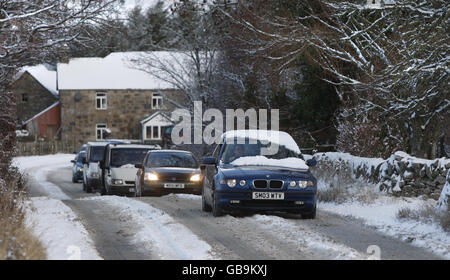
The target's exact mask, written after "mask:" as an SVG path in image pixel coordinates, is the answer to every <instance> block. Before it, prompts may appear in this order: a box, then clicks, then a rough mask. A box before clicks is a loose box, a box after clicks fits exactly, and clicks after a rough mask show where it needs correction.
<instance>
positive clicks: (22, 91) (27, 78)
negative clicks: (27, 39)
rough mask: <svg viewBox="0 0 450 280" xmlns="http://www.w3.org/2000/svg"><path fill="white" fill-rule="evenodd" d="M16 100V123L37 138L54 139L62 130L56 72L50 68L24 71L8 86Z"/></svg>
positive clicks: (34, 67) (39, 66)
mask: <svg viewBox="0 0 450 280" xmlns="http://www.w3.org/2000/svg"><path fill="white" fill-rule="evenodd" d="M9 90H11V91H12V92H13V93H14V95H15V97H16V105H17V123H18V125H19V126H21V128H22V129H27V130H28V131H29V132H30V135H33V136H36V137H37V138H47V139H51V138H54V137H55V136H57V134H58V131H59V129H60V113H59V109H60V104H59V96H58V91H57V88H56V70H55V69H52V68H51V67H50V66H49V65H43V64H41V65H37V66H30V67H25V68H23V69H22V70H21V71H20V72H19V73H18V74H17V75H16V76H15V79H14V81H13V82H12V83H11V84H10V85H9Z"/></svg>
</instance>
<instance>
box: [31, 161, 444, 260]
mask: <svg viewBox="0 0 450 280" xmlns="http://www.w3.org/2000/svg"><path fill="white" fill-rule="evenodd" d="M26 171H27V172H28V173H29V174H30V176H29V177H30V180H29V187H30V189H31V193H32V196H34V197H43V196H44V197H48V198H49V199H51V200H52V201H53V200H60V201H62V203H63V204H64V205H66V206H68V208H70V209H71V210H72V212H73V213H72V214H70V215H75V216H76V217H77V218H74V219H72V220H73V221H74V222H75V223H78V224H80V225H82V227H84V229H85V232H84V231H83V232H82V234H81V235H83V234H84V235H85V236H84V239H85V240H87V241H86V242H87V243H90V244H91V245H90V247H92V248H90V250H91V251H94V252H96V253H97V256H96V255H95V253H89V254H85V253H84V252H83V250H85V249H83V248H82V250H81V258H83V259H84V258H98V257H99V258H103V259H367V258H370V257H371V256H370V255H369V254H368V253H367V250H368V248H369V246H371V245H376V246H378V247H379V248H380V253H381V258H382V259H436V258H438V257H437V256H436V255H433V254H432V253H430V252H428V251H426V250H424V249H421V248H418V247H414V246H412V245H411V244H408V243H406V242H403V241H400V240H398V239H395V238H393V237H388V236H385V235H383V234H381V233H379V232H378V231H376V230H375V229H373V228H370V227H368V226H366V225H364V224H363V223H362V222H361V221H359V220H355V219H352V218H347V217H342V216H339V215H336V214H332V213H329V212H325V211H321V210H319V211H318V217H317V218H316V219H315V220H301V219H299V217H298V216H296V215H282V214H279V215H251V216H231V215H227V216H224V217H220V218H213V217H212V215H211V214H209V213H204V212H202V211H201V210H200V209H201V198H200V196H194V195H168V196H163V197H142V198H125V197H116V196H103V197H102V196H99V195H98V194H87V193H85V192H83V191H82V186H81V184H73V183H72V182H71V169H70V165H69V164H62V163H61V164H60V163H57V162H56V163H54V164H49V165H48V166H46V165H39V166H32V167H29V168H26ZM48 171H51V172H48ZM32 175H33V176H32ZM40 199H41V200H42V198H40ZM41 202H42V201H41ZM38 210H39V209H38ZM65 211H70V210H69V209H67V210H65ZM56 212H58V213H59V212H60V211H59V210H58V211H56ZM63 213H66V212H63ZM53 214H55V213H53ZM35 215H39V213H35ZM64 215H69V214H64ZM78 224H77V227H79V225H78ZM53 226H54V227H55V228H57V227H58V224H54V225H53ZM50 238H51V237H50ZM58 238H62V237H61V236H59V237H58ZM66 238H67V239H68V241H64V242H62V243H63V244H70V240H71V238H72V237H71V236H70V234H68V236H66ZM62 239H64V238H62ZM80 240H83V239H80ZM57 241H58V240H55V242H57ZM78 242H81V241H78ZM44 243H45V242H44ZM88 247H89V246H88ZM370 248H373V246H372V247H370ZM88 249H89V248H88ZM50 255H51V254H50ZM63 257H64V256H63V254H59V255H58V254H56V255H55V256H54V258H63Z"/></svg>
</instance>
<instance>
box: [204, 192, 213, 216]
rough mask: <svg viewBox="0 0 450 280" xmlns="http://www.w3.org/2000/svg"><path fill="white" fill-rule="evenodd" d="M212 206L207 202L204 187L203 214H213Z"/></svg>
mask: <svg viewBox="0 0 450 280" xmlns="http://www.w3.org/2000/svg"><path fill="white" fill-rule="evenodd" d="M211 210H212V209H211V205H209V204H208V203H207V202H206V198H205V194H204V189H203V187H202V211H203V212H211Z"/></svg>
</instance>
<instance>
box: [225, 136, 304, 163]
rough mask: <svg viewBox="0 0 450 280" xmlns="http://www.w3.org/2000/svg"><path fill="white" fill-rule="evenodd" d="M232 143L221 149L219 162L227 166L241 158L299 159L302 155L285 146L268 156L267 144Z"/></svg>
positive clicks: (279, 147) (268, 145) (247, 141)
mask: <svg viewBox="0 0 450 280" xmlns="http://www.w3.org/2000/svg"><path fill="white" fill-rule="evenodd" d="M242 142H243V143H242ZM242 142H240V141H234V143H227V144H226V145H225V147H224V149H223V152H222V156H221V158H220V160H221V161H222V162H223V163H226V164H229V163H231V162H233V161H234V160H236V159H238V158H241V157H254V156H265V157H267V158H271V159H285V158H290V157H293V158H301V159H303V157H302V155H300V154H298V153H296V152H294V151H292V150H289V149H287V148H286V147H285V146H282V145H279V146H278V149H275V150H274V151H273V154H268V153H267V151H268V150H269V147H270V146H271V143H269V142H265V143H263V142H261V141H259V140H257V141H252V142H249V140H248V139H246V140H245V142H244V141H242Z"/></svg>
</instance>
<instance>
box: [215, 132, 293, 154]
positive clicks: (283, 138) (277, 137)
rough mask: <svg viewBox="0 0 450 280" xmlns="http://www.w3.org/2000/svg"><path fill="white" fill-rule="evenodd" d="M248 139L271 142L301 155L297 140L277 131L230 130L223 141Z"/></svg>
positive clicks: (224, 135)
mask: <svg viewBox="0 0 450 280" xmlns="http://www.w3.org/2000/svg"><path fill="white" fill-rule="evenodd" d="M234 138H246V139H255V140H260V141H270V142H271V143H275V144H278V145H280V146H284V147H286V148H287V149H289V150H291V151H294V152H296V153H298V154H301V151H300V148H299V147H298V145H297V143H296V142H295V140H294V139H293V138H292V137H291V135H289V134H288V133H286V132H283V131H276V130H257V129H249V130H230V131H227V132H225V133H224V134H222V139H234Z"/></svg>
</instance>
